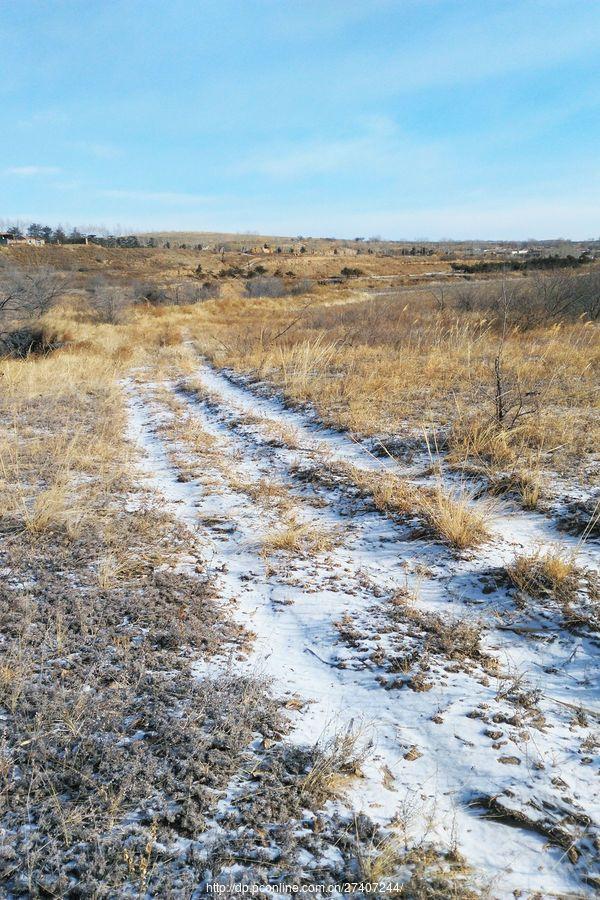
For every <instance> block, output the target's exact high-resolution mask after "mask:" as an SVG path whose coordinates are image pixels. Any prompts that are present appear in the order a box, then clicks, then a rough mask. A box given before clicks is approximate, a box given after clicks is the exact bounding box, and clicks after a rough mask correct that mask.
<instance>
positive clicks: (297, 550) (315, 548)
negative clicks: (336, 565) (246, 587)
mask: <svg viewBox="0 0 600 900" xmlns="http://www.w3.org/2000/svg"><path fill="white" fill-rule="evenodd" d="M340 540H341V536H340V534H338V533H337V532H336V531H335V530H333V529H330V528H325V527H323V526H320V525H318V524H317V523H315V522H299V521H298V520H297V519H296V518H295V517H294V516H293V515H292V516H290V517H289V518H288V521H287V522H286V523H285V524H284V525H282V526H279V527H276V528H273V529H271V530H270V531H268V532H267V533H266V534H265V535H264V537H263V538H262V540H261V554H262V555H263V556H270V555H271V554H272V553H290V554H292V553H293V554H295V555H297V556H313V555H315V554H317V553H326V552H328V551H330V550H333V549H334V548H335V547H336V546H337V545H338V544H339V543H340Z"/></svg>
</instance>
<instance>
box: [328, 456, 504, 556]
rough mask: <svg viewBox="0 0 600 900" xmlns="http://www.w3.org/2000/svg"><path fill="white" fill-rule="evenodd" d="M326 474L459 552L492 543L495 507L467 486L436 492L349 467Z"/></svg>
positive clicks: (337, 465) (334, 467) (389, 474)
mask: <svg viewBox="0 0 600 900" xmlns="http://www.w3.org/2000/svg"><path fill="white" fill-rule="evenodd" d="M327 470H328V472H329V473H331V474H332V475H334V476H337V477H340V478H342V479H344V480H346V481H350V482H351V483H352V484H353V485H354V486H355V487H357V488H358V489H359V491H360V493H361V494H362V495H363V496H365V497H369V498H370V499H371V500H372V502H373V504H374V506H375V508H376V509H378V510H379V511H380V512H382V513H384V514H386V515H395V516H400V517H405V516H407V517H409V518H410V517H414V518H417V519H421V520H422V522H423V523H424V525H426V527H427V528H428V529H429V530H430V531H431V532H432V533H433V534H434V535H435V536H436V537H438V538H439V539H441V540H442V541H444V542H445V543H447V544H449V545H450V546H451V547H454V548H456V549H458V550H465V549H468V548H473V547H478V546H479V545H480V544H482V543H484V542H485V541H487V540H489V538H490V536H491V533H490V522H491V519H492V516H493V513H494V505H493V503H492V502H491V501H489V500H476V499H475V495H474V493H473V492H472V491H470V490H469V489H468V488H466V487H464V486H459V487H455V488H445V487H444V486H443V485H442V484H441V483H438V484H437V485H436V486H435V487H434V488H424V487H420V486H416V485H414V484H411V482H409V481H407V479H405V478H402V477H400V476H399V475H396V474H395V473H394V472H391V471H389V470H387V471H386V470H383V469H382V470H378V471H372V470H366V469H361V468H360V467H358V466H354V465H349V464H347V463H330V464H329V465H328V466H327Z"/></svg>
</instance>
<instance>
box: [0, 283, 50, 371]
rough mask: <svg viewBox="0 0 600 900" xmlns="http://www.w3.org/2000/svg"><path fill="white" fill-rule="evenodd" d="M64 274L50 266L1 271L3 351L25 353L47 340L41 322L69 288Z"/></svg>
mask: <svg viewBox="0 0 600 900" xmlns="http://www.w3.org/2000/svg"><path fill="white" fill-rule="evenodd" d="M65 287H66V282H65V279H64V276H62V275H60V274H59V273H58V272H56V271H55V270H54V269H51V268H49V267H48V266H36V267H30V268H27V269H20V268H18V267H16V266H15V267H10V268H7V269H4V270H3V271H2V273H0V353H17V354H18V355H23V353H26V352H28V350H29V349H30V348H32V347H33V346H34V345H37V344H38V343H41V342H43V340H42V339H43V335H42V329H41V327H39V326H38V325H37V324H35V323H37V322H38V321H39V319H40V318H41V316H43V315H44V313H46V312H48V310H49V309H51V308H52V306H53V305H54V304H55V303H56V302H57V300H58V299H59V298H60V296H61V294H62V293H63V291H64V290H65Z"/></svg>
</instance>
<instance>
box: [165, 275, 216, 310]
mask: <svg viewBox="0 0 600 900" xmlns="http://www.w3.org/2000/svg"><path fill="white" fill-rule="evenodd" d="M220 293H221V285H220V284H217V282H214V281H205V282H204V283H203V284H198V283H197V282H185V283H184V284H177V285H175V287H174V288H173V289H172V290H171V291H169V294H168V296H169V298H170V302H172V303H173V305H174V306H187V305H188V304H191V303H202V301H204V300H212V299H214V298H215V297H218V296H219V295H220Z"/></svg>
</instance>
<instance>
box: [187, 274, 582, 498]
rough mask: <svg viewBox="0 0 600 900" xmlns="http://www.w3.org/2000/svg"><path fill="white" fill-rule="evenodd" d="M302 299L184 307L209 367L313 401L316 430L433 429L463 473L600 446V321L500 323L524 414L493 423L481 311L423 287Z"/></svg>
mask: <svg viewBox="0 0 600 900" xmlns="http://www.w3.org/2000/svg"><path fill="white" fill-rule="evenodd" d="M303 303H305V301H304V300H302V299H298V298H281V299H268V298H262V299H260V300H250V299H248V300H245V299H241V298H232V297H227V298H223V299H220V300H213V301H210V302H208V303H205V304H203V305H202V307H200V308H196V309H194V310H192V314H191V316H190V317H189V319H188V320H187V321H188V327H189V329H190V333H192V334H193V335H194V336H195V338H196V342H197V345H198V347H199V349H200V350H201V351H202V352H203V353H206V354H207V355H208V356H209V357H210V358H211V359H212V360H213V361H214V362H215V363H216V364H219V365H221V364H223V365H227V366H230V367H232V368H234V369H236V370H238V371H240V372H245V373H249V374H251V375H252V376H254V377H257V378H259V379H261V380H264V381H267V382H271V383H272V384H273V385H275V386H277V387H278V388H282V389H283V391H284V393H285V395H286V397H288V398H289V399H290V400H291V401H292V402H295V403H300V404H302V403H306V402H309V403H311V404H312V405H313V406H314V408H315V409H316V411H317V413H318V415H319V416H320V417H321V418H322V419H323V420H324V421H325V422H326V423H328V424H332V425H335V426H338V427H342V428H348V429H350V431H352V432H354V433H357V434H361V435H390V434H392V435H397V436H398V438H399V439H400V441H402V439H403V438H409V437H410V438H413V439H415V438H417V439H418V437H419V436H420V438H421V440H422V438H423V431H424V430H425V431H426V432H429V433H430V434H431V433H434V434H435V433H438V434H439V436H440V442H441V446H442V447H443V448H444V449H445V450H447V451H448V454H449V462H450V463H451V464H452V465H455V466H457V467H459V468H460V467H464V468H466V469H467V470H470V469H471V468H473V467H475V469H476V470H479V471H487V472H494V471H511V472H515V473H516V474H517V475H518V474H519V473H522V472H526V471H527V470H530V469H531V468H532V466H535V467H538V468H539V466H540V464H543V466H544V467H549V468H555V469H558V470H561V471H562V470H565V469H566V468H568V469H569V470H571V471H577V470H578V469H579V468H580V467H581V466H583V465H585V464H586V462H587V461H589V457H590V455H591V454H592V453H593V452H594V449H595V447H597V446H598V445H599V444H600V416H598V396H600V392H598V390H597V385H598V376H599V372H600V340H599V328H598V325H597V324H594V323H590V322H587V321H585V320H583V319H581V320H578V321H575V322H570V323H562V324H552V325H550V324H549V325H543V324H540V325H538V326H537V327H534V328H530V329H529V330H527V331H520V330H519V329H517V328H511V329H509V331H508V333H507V335H506V337H505V341H504V344H503V350H502V354H503V367H504V372H505V377H506V380H507V383H508V384H509V385H510V386H511V387H510V389H511V391H513V394H512V396H514V395H515V393H516V392H517V391H518V392H520V394H521V395H522V396H523V397H524V398H525V403H524V411H525V413H526V414H524V415H521V416H520V417H519V418H518V419H517V421H516V422H515V423H514V424H513V423H512V422H509V423H507V424H505V425H503V426H502V427H500V426H498V424H497V423H496V422H495V421H494V404H493V391H494V366H493V363H494V358H495V356H496V355H497V353H498V347H499V335H498V331H497V330H496V329H495V328H494V327H493V324H492V322H491V321H490V320H489V319H488V318H486V317H485V316H483V315H482V314H481V313H478V312H476V311H471V312H469V311H463V310H456V309H446V310H444V311H439V310H437V309H435V306H434V305H433V304H432V301H431V299H430V298H429V297H428V295H427V292H426V291H425V290H423V291H419V290H417V291H413V292H411V293H408V292H405V293H402V292H399V294H398V295H397V297H392V298H375V299H374V298H369V297H367V296H365V297H363V298H360V297H358V298H357V297H354V298H348V297H347V296H344V295H342V296H338V294H336V292H335V290H334V289H333V288H319V289H318V290H317V291H316V293H315V294H314V296H313V303H312V305H311V306H310V307H309V308H308V309H307V310H304V311H303V309H302V306H303ZM296 319H297V321H296ZM292 323H294V324H293V325H292V327H290V328H289V330H287V331H286V332H285V334H284V335H283V336H281V337H280V338H277V337H276V335H277V334H278V333H279V332H280V331H281V330H282V329H283V328H285V327H286V326H287V325H290V324H292ZM588 475H589V473H588ZM536 502H537V498H536V497H535V495H529V496H528V497H526V503H529V504H530V505H532V506H535V504H536Z"/></svg>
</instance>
